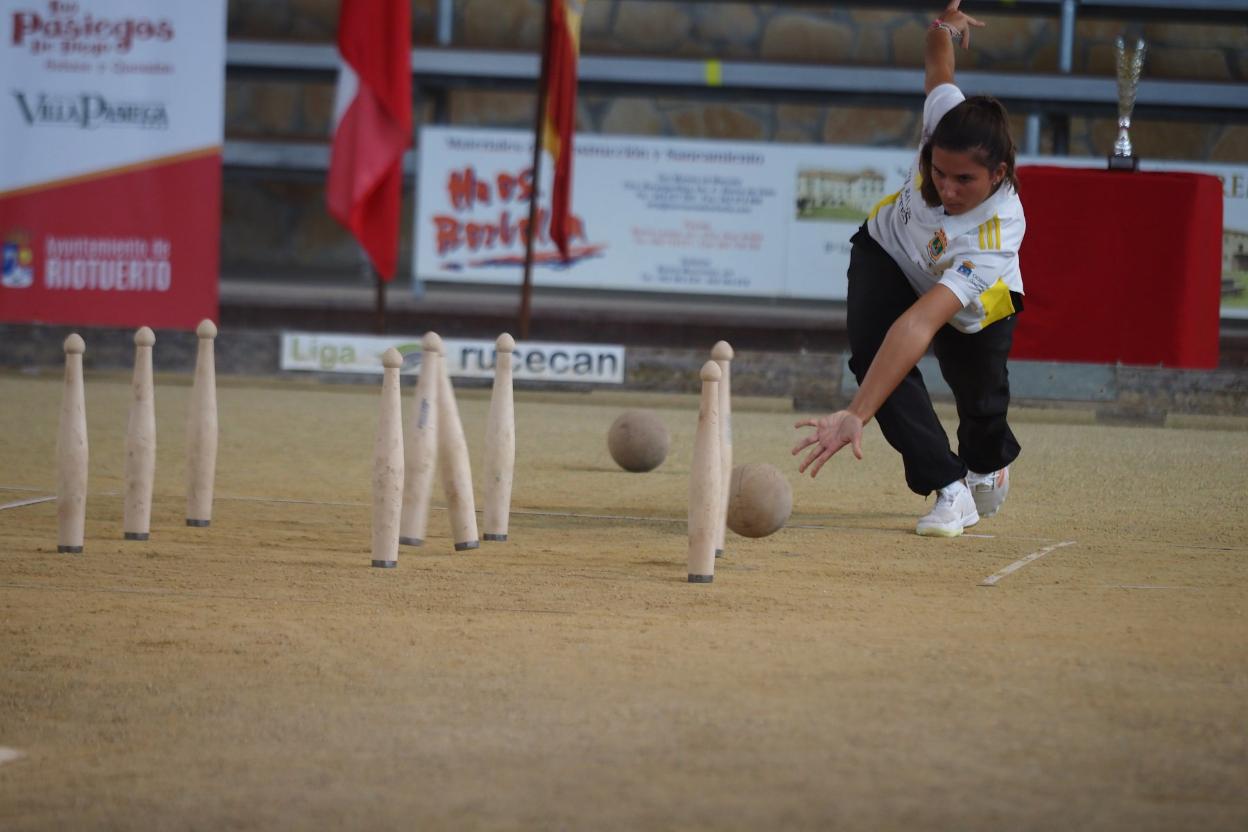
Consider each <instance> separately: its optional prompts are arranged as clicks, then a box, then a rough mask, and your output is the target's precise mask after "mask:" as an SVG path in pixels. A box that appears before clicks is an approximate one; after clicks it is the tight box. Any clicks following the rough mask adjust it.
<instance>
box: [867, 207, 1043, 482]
mask: <svg viewBox="0 0 1248 832" xmlns="http://www.w3.org/2000/svg"><path fill="white" fill-rule="evenodd" d="M851 242H852V243H853V248H852V249H851V251H850V255H849V299H848V302H847V309H846V314H847V317H848V325H849V346H850V359H849V367H850V369H851V370H852V371H853V373H854V376H855V378H857V379H858V383H859V384H861V383H862V381H863V379H864V378H866V375H867V369H868V368H869V367H870V366H871V361H872V360H873V359H874V358H875V354H876V352H878V351H879V349H880V345H881V344H882V343H883V342H884V336H885V334H886V333H887V332H888V328H889V327H890V326H892V325H893V322H894V321H895V320H897V319H898V318H899V317H901V314H902V313H903V312H905V311H906V310H907V309H909V308H910V306H911V305H912V304H913V303H914V302H915V301H916V300H918V294H917V293H916V292H915V291H914V289H913V288H911V286H910V284H909V282H907V281H906V276H905V275H904V274H903V273H902V271H901V269H900V268H899V267H898V266H897V264H896V263H895V262H894V261H893V258H892V257H891V256H889V254H888V252H886V251H885V250H884V249H883V248H882V247H881V246H880V244H879V243H877V242H876V241H875V240H873V239H872V238H871V235H870V234H868V233H867V229H866V227H865V226H864V227H863V228H860V229H859V230H858V233H857V234H855V235H854V237H853V239H852V240H851ZM1016 323H1017V320H1016V318H1015V316H1013V315H1011V316H1010V317H1008V318H1005V319H1003V320H1000V321H996V322H995V323H993V324H991V325H990V326H988V327H986V328H985V329H983V330H981V331H979V332H976V333H973V334H970V335H968V334H966V333H963V332H959V331H958V330H956V329H954V328H953V327H952V326H950V325H949V324H946V325H945V326H943V327H941V328H940V330H939V331H938V332H937V333H936V337H935V338H934V339H932V347H933V349H934V351H935V353H936V359H937V360H938V361H939V362H940V372H941V375H943V376H944V378H945V381H946V382H947V383H948V384H949V388H950V389H951V390H952V391H953V396H954V399H955V400H956V401H957V405H958V452H957V454H956V455H955V454H954V453H953V451H952V450H950V448H949V437H948V436H947V435H946V433H945V429H944V427H943V426H942V425H941V424H940V420H939V419H938V418H937V417H936V411H935V410H934V409H933V408H932V399H931V396H930V395H929V394H928V392H927V387H926V386H925V385H924V384H923V376H922V375H921V374H920V373H919V369H918V367H913V368H911V370H910V372H909V373H908V374H907V375H906V377H905V378H903V379H902V381H901V384H899V385H898V386H897V389H896V390H894V391H893V393H892V395H890V396H889V397H888V399H887V400H886V401H885V402H884V405H883V406H882V407H881V408H880V410H879V412H878V413H876V414H875V419H876V421H877V422H879V425H880V430H881V431H883V433H884V438H885V439H887V440H888V444H890V445H892V446H893V447H894V448H895V449H897V451H898V452H899V453H900V454H901V458H902V461H903V463H904V464H905V469H906V485H908V486H909V487H910V490H911V491H914V492H916V493H918V494H924V495H926V494H929V493H931V492H932V491H934V490H936V489H938V488H942V487H944V486H946V485H948V484H949V483H951V482H953V481H954V480H957V479H961V478H962V477H964V476H966V472H967V469H968V468H970V470H972V471H975V472H978V473H981V474H986V473H988V472H989V471H996V470H997V469H998V468H1004V467H1005V466H1006V465H1009V464H1010V463H1011V462H1013V461H1014V459H1015V458H1016V457H1017V456H1018V452H1019V446H1018V440H1017V439H1015V438H1014V433H1013V432H1012V431H1011V430H1010V426H1009V425H1008V424H1007V423H1006V411H1007V410H1008V409H1009V405H1010V379H1009V371H1008V370H1007V368H1006V358H1007V357H1008V356H1009V354H1010V345H1011V343H1012V342H1013V340H1014V326H1015V324H1016Z"/></svg>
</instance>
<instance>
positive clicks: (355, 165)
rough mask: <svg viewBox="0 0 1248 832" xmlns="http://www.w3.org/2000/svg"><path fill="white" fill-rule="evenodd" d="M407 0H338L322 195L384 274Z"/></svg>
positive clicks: (398, 174)
mask: <svg viewBox="0 0 1248 832" xmlns="http://www.w3.org/2000/svg"><path fill="white" fill-rule="evenodd" d="M409 3H410V0H343V3H342V10H341V12H340V13H339V15H338V51H339V52H340V53H341V54H342V60H343V67H342V71H341V72H340V73H339V76H338V95H337V101H336V102H335V107H334V111H335V118H334V141H333V150H332V152H331V155H330V162H329V180H328V182H327V183H326V194H325V201H326V204H327V206H328V208H329V213H330V215H331V216H333V217H334V219H336V220H338V222H340V223H342V224H343V225H344V226H345V227H346V228H347V229H348V230H349V231H350V232H351V233H352V234H353V235H355V238H356V239H357V240H359V242H360V245H361V246H362V247H363V248H364V251H365V252H367V253H368V258H369V260H371V261H372V264H373V268H375V269H376V270H377V273H378V274H380V275H381V276H382V278H384V279H385V280H391V279H393V277H394V272H395V269H396V267H397V261H398V251H399V193H400V190H401V188H402V184H403V151H404V150H406V149H407V147H408V145H410V144H411V140H412V57H411V54H412V26H411V8H410V5H409Z"/></svg>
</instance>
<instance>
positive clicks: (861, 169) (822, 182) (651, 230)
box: [415, 127, 913, 299]
mask: <svg viewBox="0 0 1248 832" xmlns="http://www.w3.org/2000/svg"><path fill="white" fill-rule="evenodd" d="M420 142H421V145H420V147H421V152H420V175H419V177H418V181H417V187H418V196H417V199H418V208H417V220H416V223H417V225H416V231H415V235H416V236H415V241H416V257H415V269H416V274H417V276H418V277H419V278H421V279H425V280H454V281H463V282H477V283H511V284H519V283H520V281H521V277H522V266H523V263H524V239H525V233H526V229H527V226H528V199H529V194H530V192H531V188H532V171H531V169H530V168H531V159H532V153H533V151H532V148H533V143H532V136H531V135H529V134H527V133H523V132H517V131H497V130H463V129H453V128H439V127H426V128H424V129H423V130H422V131H421V135H420ZM575 150H576V163H575V169H574V173H573V178H572V188H573V198H572V213H573V217H572V229H571V232H572V233H571V235H570V236H571V246H570V248H571V260H570V262H568V263H564V262H562V261H561V260H560V259H559V258H558V257H557V255H556V253H555V250H554V245H553V243H552V242H551V241H550V239H549V236H548V235H547V233H546V224H547V217H548V212H547V210H546V209H545V207H543V210H542V211H541V215H540V218H539V221H538V243H537V247H536V249H535V251H536V258H535V259H536V261H537V264H538V265H537V268H536V269H535V272H534V281H535V283H536V285H540V286H557V287H587V288H598V289H622V290H632V291H643V292H683V293H690V294H728V295H738V296H757V297H777V298H783V297H795V298H826V299H836V298H843V297H844V296H845V269H844V268H843V266H842V263H843V262H844V261H845V259H846V258H847V257H848V251H849V238H850V237H851V236H852V235H853V233H854V230H855V229H856V228H857V227H858V226H859V225H861V224H862V220H863V218H864V217H865V216H866V214H867V212H868V211H869V210H870V208H871V206H872V205H874V204H875V202H877V201H878V200H879V199H880V198H881V197H883V196H884V195H885V194H888V193H890V192H891V191H893V190H896V189H897V188H898V187H900V186H901V182H902V178H903V177H904V175H905V168H906V166H907V165H908V164H909V162H910V159H911V158H912V157H913V154H912V153H910V152H907V151H898V150H870V149H866V150H864V149H860V148H829V147H820V146H802V145H781V144H767V143H748V142H732V143H727V142H709V141H708V142H694V141H674V140H671V139H644V138H620V137H607V136H592V135H578V136H577V138H576V144H575ZM546 167H549V166H548V165H547V166H546ZM544 178H545V176H544ZM546 190H547V189H546V188H543V193H546Z"/></svg>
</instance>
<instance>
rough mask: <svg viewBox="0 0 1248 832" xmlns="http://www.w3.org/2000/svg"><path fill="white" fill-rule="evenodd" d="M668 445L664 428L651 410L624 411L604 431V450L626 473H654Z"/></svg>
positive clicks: (665, 426) (665, 428)
mask: <svg viewBox="0 0 1248 832" xmlns="http://www.w3.org/2000/svg"><path fill="white" fill-rule="evenodd" d="M670 445H671V437H669V436H668V433H667V425H665V424H663V421H662V420H661V419H660V418H659V417H658V416H657V415H656V414H655V413H654V411H652V410H626V411H624V412H623V413H621V414H620V415H619V417H618V418H617V419H616V420H615V422H613V423H612V425H611V429H610V430H609V431H607V450H608V451H610V452H611V458H612V459H614V460H615V462H616V464H617V465H619V466H620V467H621V468H623V469H624V470H625V471H635V472H642V471H653V470H654V469H655V468H658V467H659V466H660V465H662V464H663V460H665V459H667V450H668V448H669V447H670Z"/></svg>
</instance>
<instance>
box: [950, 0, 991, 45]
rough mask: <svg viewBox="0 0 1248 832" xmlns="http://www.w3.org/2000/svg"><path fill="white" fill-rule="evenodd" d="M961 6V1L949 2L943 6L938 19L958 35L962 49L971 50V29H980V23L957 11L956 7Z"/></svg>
mask: <svg viewBox="0 0 1248 832" xmlns="http://www.w3.org/2000/svg"><path fill="white" fill-rule="evenodd" d="M961 5H962V0H950V2H949V5H948V6H945V10H944V11H943V12H941V14H940V19H941V20H943V21H944V22H945V23H948V24H949V25H950V26H952V27H953V28H954V29H956V30H957V31H958V34H960V35H961V36H962V37H961V41H962V48H963V49H970V48H971V27H972V26H975V27H982V26H983V25H984V24H983V22H982V21H979V20H976V19H975V18H973V17H971V16H970V15H968V14H966V13H965V12H962V11H959V10H958V7H959V6H961Z"/></svg>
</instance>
